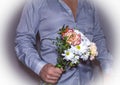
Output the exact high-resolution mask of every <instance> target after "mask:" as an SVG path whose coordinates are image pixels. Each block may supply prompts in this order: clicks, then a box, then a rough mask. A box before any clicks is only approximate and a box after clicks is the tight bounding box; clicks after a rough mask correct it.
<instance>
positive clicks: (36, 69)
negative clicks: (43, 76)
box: [33, 60, 47, 75]
mask: <svg viewBox="0 0 120 85" xmlns="http://www.w3.org/2000/svg"><path fill="white" fill-rule="evenodd" d="M35 63H36V64H35V66H34V67H33V71H34V72H35V73H36V74H37V75H39V73H40V71H41V70H42V68H43V67H44V66H45V65H46V64H47V63H45V62H44V61H42V60H37V61H35Z"/></svg>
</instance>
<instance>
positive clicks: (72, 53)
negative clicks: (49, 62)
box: [55, 26, 98, 71]
mask: <svg viewBox="0 0 120 85" xmlns="http://www.w3.org/2000/svg"><path fill="white" fill-rule="evenodd" d="M58 34H59V35H60V37H57V38H56V43H55V44H56V46H57V52H58V59H57V64H56V67H58V68H63V69H64V70H65V71H66V69H69V68H72V67H75V66H77V65H78V64H79V63H80V59H82V60H83V61H87V60H90V61H92V60H94V59H95V56H97V55H98V52H97V47H96V45H95V43H93V42H90V40H89V39H88V38H87V37H86V36H85V35H84V34H83V33H82V32H80V31H79V30H77V29H71V28H69V26H63V27H62V28H61V29H60V30H59V33H58Z"/></svg>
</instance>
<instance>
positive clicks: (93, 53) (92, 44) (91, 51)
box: [89, 43, 98, 60]
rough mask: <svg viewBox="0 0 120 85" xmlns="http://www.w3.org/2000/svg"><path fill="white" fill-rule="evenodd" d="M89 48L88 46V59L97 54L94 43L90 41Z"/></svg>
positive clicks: (93, 57) (92, 58)
mask: <svg viewBox="0 0 120 85" xmlns="http://www.w3.org/2000/svg"><path fill="white" fill-rule="evenodd" d="M89 48H90V60H94V59H95V56H97V55H98V51H97V46H96V44H95V43H91V45H90V47H89Z"/></svg>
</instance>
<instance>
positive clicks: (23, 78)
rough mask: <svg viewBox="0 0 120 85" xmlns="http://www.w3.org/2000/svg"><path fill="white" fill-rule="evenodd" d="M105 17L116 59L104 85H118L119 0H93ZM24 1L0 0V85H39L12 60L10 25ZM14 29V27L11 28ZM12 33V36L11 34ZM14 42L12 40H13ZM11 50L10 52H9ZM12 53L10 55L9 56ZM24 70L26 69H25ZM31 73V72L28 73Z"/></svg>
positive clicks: (119, 59) (33, 77)
mask: <svg viewBox="0 0 120 85" xmlns="http://www.w3.org/2000/svg"><path fill="white" fill-rule="evenodd" d="M94 1H95V2H96V3H97V5H98V6H100V8H101V9H102V10H103V11H104V13H105V14H106V15H107V17H108V19H109V21H110V23H111V24H112V30H113V36H115V45H114V47H115V50H114V51H115V53H114V54H115V56H116V57H117V59H116V61H115V62H116V63H115V66H114V71H113V72H112V73H111V75H110V76H108V77H110V78H108V80H106V81H105V85H119V80H120V64H119V62H120V58H119V54H120V52H119V50H120V49H119V48H120V45H119V44H120V43H119V42H120V38H119V36H120V0H94ZM25 2H26V0H0V85H39V79H37V78H36V76H34V74H29V73H27V72H29V71H27V72H26V71H25V70H23V69H22V68H21V66H20V65H19V64H18V61H17V60H16V59H14V56H15V54H14V50H13V48H12V46H13V45H14V44H13V43H11V41H12V40H9V39H13V38H11V37H10V36H9V35H11V36H12V37H13V36H14V33H15V32H11V31H14V28H13V29H12V26H11V24H14V23H17V22H18V21H19V19H17V20H16V18H17V15H19V16H20V11H21V9H22V7H23V4H24V3H25ZM13 27H15V26H13ZM12 33H13V34H12ZM13 40H14V39H13ZM11 48H12V51H11V50H10V49H11ZM10 52H12V54H10ZM25 69H26V68H25ZM30 73H31V72H30Z"/></svg>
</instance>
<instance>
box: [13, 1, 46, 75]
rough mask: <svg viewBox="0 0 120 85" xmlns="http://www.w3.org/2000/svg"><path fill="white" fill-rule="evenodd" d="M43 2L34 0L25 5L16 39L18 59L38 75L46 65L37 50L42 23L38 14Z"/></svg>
mask: <svg viewBox="0 0 120 85" xmlns="http://www.w3.org/2000/svg"><path fill="white" fill-rule="evenodd" d="M42 1H44V0H39V3H38V2H37V0H33V1H30V2H28V3H27V4H26V5H25V7H24V9H23V13H22V16H21V19H20V23H19V25H18V27H17V30H16V39H15V44H16V46H15V51H16V54H17V57H18V59H19V60H20V61H21V62H22V63H24V64H25V65H26V66H27V67H28V68H30V69H31V70H32V71H34V72H35V73H36V74H38V75H39V72H40V70H41V69H42V67H43V66H44V65H45V64H46V63H45V62H44V61H43V60H42V59H41V56H40V55H39V54H38V51H37V50H36V49H35V45H36V34H37V32H38V24H39V23H40V22H39V21H40V16H39V13H38V12H39V9H40V6H41V5H42ZM38 4H39V5H38Z"/></svg>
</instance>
